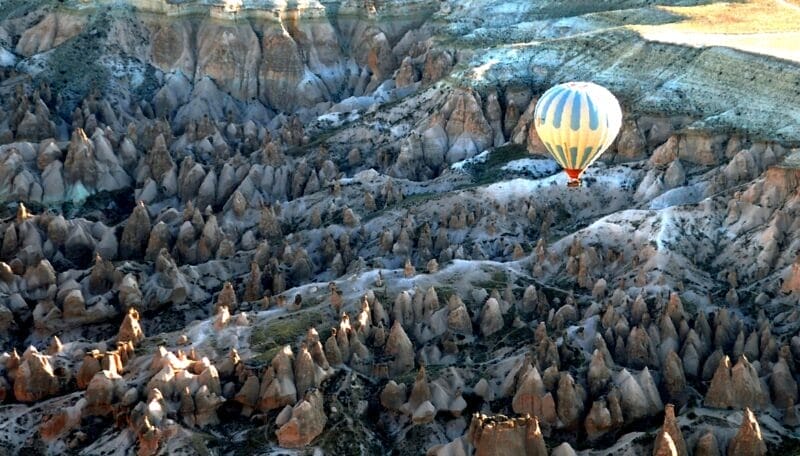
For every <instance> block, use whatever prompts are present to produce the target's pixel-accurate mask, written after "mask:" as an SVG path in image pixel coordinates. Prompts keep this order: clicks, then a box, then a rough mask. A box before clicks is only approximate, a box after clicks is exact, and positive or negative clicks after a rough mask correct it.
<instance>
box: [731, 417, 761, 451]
mask: <svg viewBox="0 0 800 456" xmlns="http://www.w3.org/2000/svg"><path fill="white" fill-rule="evenodd" d="M766 454H767V445H766V443H764V439H763V437H762V436H761V427H760V426H759V425H758V420H756V416H755V415H754V414H753V412H752V411H751V410H750V408H745V410H744V414H743V416H742V424H741V426H740V427H739V432H737V433H736V436H734V437H733V439H731V442H730V443H729V444H728V456H764V455H766Z"/></svg>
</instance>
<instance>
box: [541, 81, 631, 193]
mask: <svg viewBox="0 0 800 456" xmlns="http://www.w3.org/2000/svg"><path fill="white" fill-rule="evenodd" d="M534 117H535V119H536V120H535V123H534V125H535V127H536V132H537V133H538V134H539V138H540V139H541V140H542V142H543V143H544V146H545V147H546V148H547V151H548V152H549V153H550V155H552V156H553V158H554V159H555V160H556V161H557V162H558V164H559V165H561V167H562V168H564V171H565V172H566V173H567V175H568V176H569V181H568V182H567V186H569V187H580V185H581V179H580V178H581V174H583V172H584V170H586V168H588V167H589V166H590V165H591V164H592V163H594V161H595V160H597V159H598V158H599V157H600V155H602V154H603V152H605V151H606V149H608V147H609V146H610V145H611V143H612V142H614V138H616V137H617V133H619V129H620V127H621V126H622V109H621V108H620V106H619V101H617V98H616V97H614V95H613V94H612V93H611V92H609V91H608V89H606V88H605V87H601V86H599V85H597V84H594V83H591V82H567V83H565V84H559V85H557V86H554V87H551V88H550V89H549V90H547V91H546V92H545V93H544V94H543V95H542V97H541V98H539V101H538V102H537V103H536V111H535V112H534Z"/></svg>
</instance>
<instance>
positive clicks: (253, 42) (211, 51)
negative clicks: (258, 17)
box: [195, 19, 261, 100]
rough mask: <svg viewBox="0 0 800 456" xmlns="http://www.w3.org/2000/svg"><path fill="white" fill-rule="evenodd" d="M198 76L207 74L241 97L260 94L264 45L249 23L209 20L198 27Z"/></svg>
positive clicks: (233, 94) (223, 87) (238, 97)
mask: <svg viewBox="0 0 800 456" xmlns="http://www.w3.org/2000/svg"><path fill="white" fill-rule="evenodd" d="M197 56H198V60H197V73H196V75H195V77H197V78H198V79H199V78H201V77H203V76H205V75H208V76H210V77H211V78H213V79H214V81H216V83H217V85H218V86H219V87H220V89H222V90H223V91H225V92H228V93H230V94H231V95H232V96H233V97H235V98H237V99H239V100H251V99H254V98H256V97H257V96H258V82H259V81H258V77H257V75H258V65H259V62H260V61H261V47H260V46H259V43H258V37H257V36H256V34H255V32H254V31H253V29H252V27H251V26H250V24H249V23H247V22H245V23H244V24H235V25H233V24H220V23H218V22H217V21H212V20H210V19H209V20H206V21H204V22H203V23H202V24H201V25H200V27H199V29H198V30H197Z"/></svg>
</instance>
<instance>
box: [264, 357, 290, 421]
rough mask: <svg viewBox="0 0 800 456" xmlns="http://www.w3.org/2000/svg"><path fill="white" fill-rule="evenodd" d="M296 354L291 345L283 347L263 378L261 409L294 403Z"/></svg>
mask: <svg viewBox="0 0 800 456" xmlns="http://www.w3.org/2000/svg"><path fill="white" fill-rule="evenodd" d="M293 366H294V354H293V353H292V349H291V347H290V346H288V345H287V346H285V347H283V349H281V350H280V351H279V352H278V353H277V354H276V355H275V357H274V358H272V364H271V366H270V368H269V369H267V371H266V373H265V374H264V378H263V379H262V380H261V392H260V397H261V401H260V402H259V409H260V410H264V411H269V410H273V409H276V408H282V407H284V406H286V405H294V403H295V402H296V401H297V387H296V386H295V383H294V368H293Z"/></svg>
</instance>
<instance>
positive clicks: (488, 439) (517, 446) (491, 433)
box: [467, 414, 547, 456]
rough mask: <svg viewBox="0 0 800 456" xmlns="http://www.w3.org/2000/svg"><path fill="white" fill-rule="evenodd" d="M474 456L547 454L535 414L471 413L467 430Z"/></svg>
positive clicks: (545, 455)
mask: <svg viewBox="0 0 800 456" xmlns="http://www.w3.org/2000/svg"><path fill="white" fill-rule="evenodd" d="M467 435H468V439H469V441H470V443H472V445H473V447H475V456H489V455H495V454H524V455H528V456H547V447H546V446H545V442H544V436H542V431H541V429H540V428H539V420H538V419H537V418H536V417H535V416H534V417H529V416H526V417H522V418H507V417H505V416H502V415H497V416H486V415H482V414H475V415H473V416H472V421H471V422H470V426H469V431H468V433H467Z"/></svg>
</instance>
